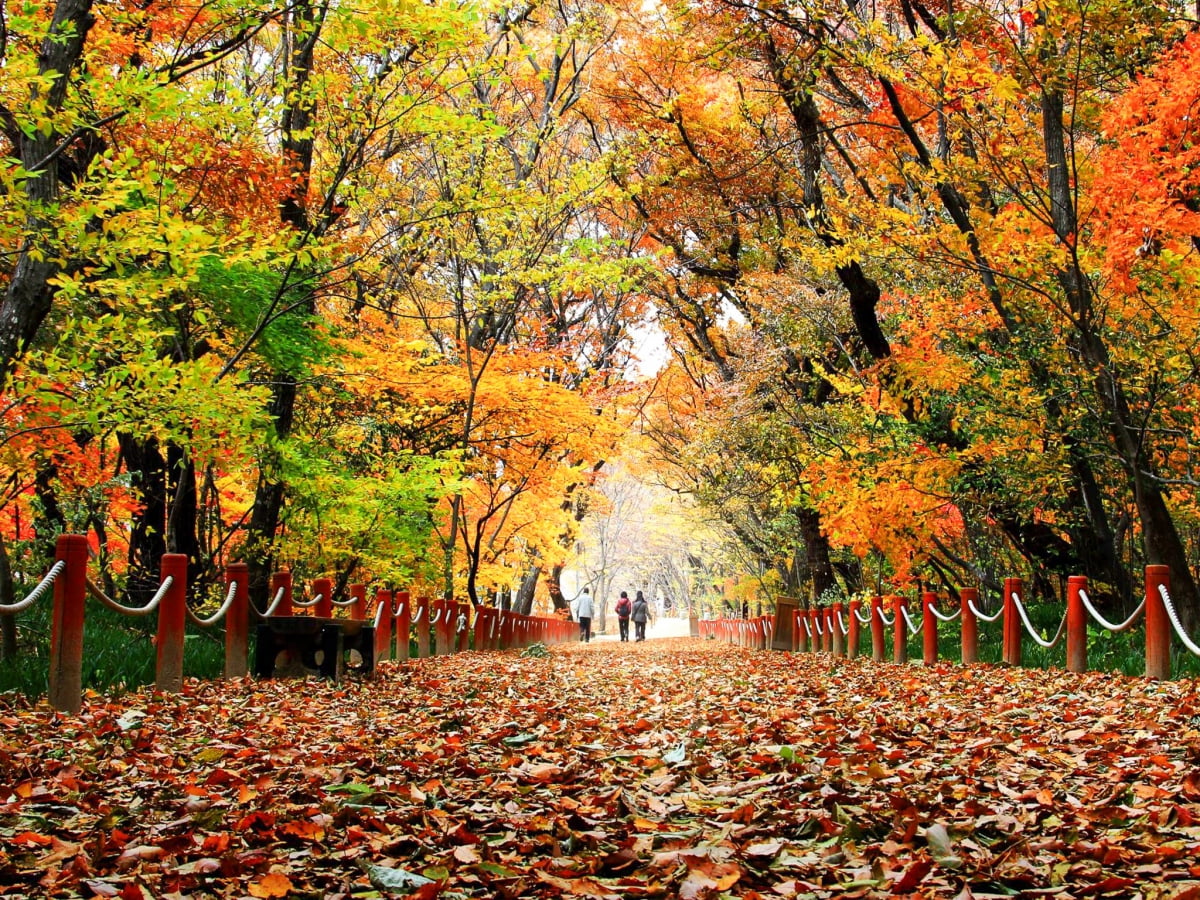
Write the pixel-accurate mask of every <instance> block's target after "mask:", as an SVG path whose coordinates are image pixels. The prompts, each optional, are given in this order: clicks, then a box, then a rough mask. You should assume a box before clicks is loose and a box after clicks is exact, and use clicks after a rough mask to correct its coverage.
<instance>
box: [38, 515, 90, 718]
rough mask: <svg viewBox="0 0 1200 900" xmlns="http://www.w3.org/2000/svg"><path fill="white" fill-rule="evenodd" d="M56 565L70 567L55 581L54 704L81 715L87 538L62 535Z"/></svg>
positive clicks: (51, 695) (50, 695) (56, 547)
mask: <svg viewBox="0 0 1200 900" xmlns="http://www.w3.org/2000/svg"><path fill="white" fill-rule="evenodd" d="M54 559H55V562H63V563H66V568H65V569H64V570H63V571H62V572H61V573H59V575H58V577H57V578H55V579H54V612H53V613H52V616H51V625H50V691H49V693H48V695H47V696H48V699H49V700H50V705H51V706H53V707H54V708H55V709H57V710H61V711H62V712H69V713H72V714H74V713H78V712H79V710H80V709H81V708H82V707H83V607H84V601H85V600H86V599H87V564H88V545H87V538H86V537H85V536H84V535H82V534H60V535H59V536H58V540H57V541H56V542H55V545H54Z"/></svg>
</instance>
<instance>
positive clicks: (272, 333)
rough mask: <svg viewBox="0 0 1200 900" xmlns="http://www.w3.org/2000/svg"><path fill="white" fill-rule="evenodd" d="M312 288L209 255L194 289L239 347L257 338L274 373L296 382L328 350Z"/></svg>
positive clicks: (285, 276) (291, 276)
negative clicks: (314, 303) (228, 328)
mask: <svg viewBox="0 0 1200 900" xmlns="http://www.w3.org/2000/svg"><path fill="white" fill-rule="evenodd" d="M313 289H314V284H313V282H312V281H311V280H307V279H298V278H297V277H296V275H295V274H294V273H288V274H280V273H279V272H275V271H272V270H271V269H267V268H264V267H262V266H256V265H252V264H250V263H245V262H235V263H232V264H228V263H226V262H225V261H224V260H222V259H220V258H219V257H216V256H210V257H206V258H205V259H204V260H203V261H202V262H201V263H200V266H199V280H198V282H197V284H196V289H195V290H196V295H197V296H198V297H199V298H200V299H201V300H203V301H204V302H206V303H208V304H209V305H210V306H211V307H212V309H213V311H214V312H215V313H216V314H217V317H218V319H219V320H220V321H222V322H225V323H227V324H228V325H229V326H230V327H231V328H232V329H233V330H234V334H233V335H231V339H232V340H234V341H235V342H236V343H239V344H240V343H242V342H245V341H247V340H251V339H253V349H254V352H255V353H257V354H258V355H259V356H260V357H262V359H263V360H264V361H265V362H266V363H267V364H268V365H269V366H270V368H271V370H272V371H275V372H281V373H285V374H288V375H291V376H293V377H297V378H298V377H301V376H304V375H306V374H308V373H309V372H310V371H311V368H312V366H313V365H314V364H316V363H318V362H320V361H321V360H323V359H325V358H326V357H327V356H328V354H329V352H330V347H329V344H328V342H327V340H326V339H325V336H324V334H323V332H322V330H321V329H320V328H319V327H318V319H317V317H316V316H314V315H312V313H311V312H310V309H311V306H312V296H311V295H312V291H313ZM256 332H258V336H257V338H254V337H253V336H254V335H255V333H256Z"/></svg>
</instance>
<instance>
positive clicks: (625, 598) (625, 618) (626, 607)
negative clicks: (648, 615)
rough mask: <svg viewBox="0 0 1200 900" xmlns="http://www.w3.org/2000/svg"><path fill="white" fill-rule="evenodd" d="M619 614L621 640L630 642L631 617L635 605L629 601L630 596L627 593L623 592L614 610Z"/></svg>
mask: <svg viewBox="0 0 1200 900" xmlns="http://www.w3.org/2000/svg"><path fill="white" fill-rule="evenodd" d="M613 611H614V612H616V614H617V627H618V628H619V629H620V630H621V640H623V641H628V640H629V615H630V613H632V612H633V603H632V602H631V601H630V599H629V594H628V592H626V591H621V596H620V597H618V598H617V605H616V607H615V608H614V610H613Z"/></svg>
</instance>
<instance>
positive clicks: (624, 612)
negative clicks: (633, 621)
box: [617, 597, 633, 619]
mask: <svg viewBox="0 0 1200 900" xmlns="http://www.w3.org/2000/svg"><path fill="white" fill-rule="evenodd" d="M632 608H633V604H631V603H630V602H629V598H628V597H622V598H621V599H619V600H618V601H617V615H618V616H619V617H620V618H622V619H623V618H625V617H626V616H628V615H629V611H630V610H631V609H632Z"/></svg>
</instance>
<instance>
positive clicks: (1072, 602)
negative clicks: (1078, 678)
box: [1067, 575, 1088, 672]
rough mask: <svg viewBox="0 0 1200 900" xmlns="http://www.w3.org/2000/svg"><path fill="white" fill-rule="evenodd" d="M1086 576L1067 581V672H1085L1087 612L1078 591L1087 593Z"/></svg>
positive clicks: (1075, 576)
mask: <svg viewBox="0 0 1200 900" xmlns="http://www.w3.org/2000/svg"><path fill="white" fill-rule="evenodd" d="M1087 584H1088V580H1087V576H1086V575H1072V576H1071V577H1070V578H1068V579H1067V671H1068V672H1086V671H1087V610H1086V609H1084V608H1083V600H1082V599H1081V598H1080V596H1079V592H1080V591H1084V592H1086V591H1087Z"/></svg>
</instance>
